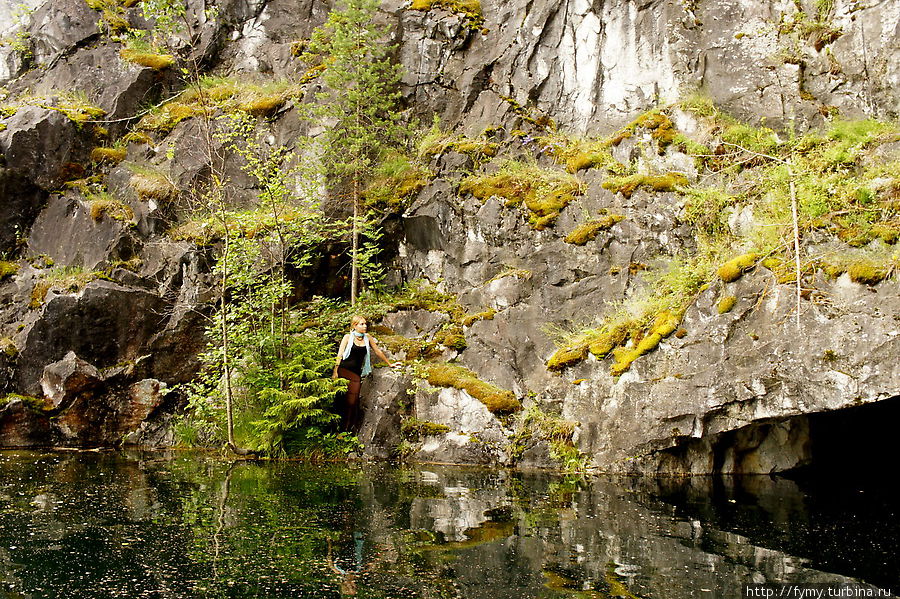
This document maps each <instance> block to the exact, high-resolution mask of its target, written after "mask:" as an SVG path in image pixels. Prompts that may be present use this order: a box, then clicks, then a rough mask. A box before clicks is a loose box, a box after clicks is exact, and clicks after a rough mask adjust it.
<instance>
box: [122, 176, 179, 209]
mask: <svg viewBox="0 0 900 599" xmlns="http://www.w3.org/2000/svg"><path fill="white" fill-rule="evenodd" d="M128 184H129V185H130V186H131V189H132V190H134V192H135V193H136V194H137V196H138V197H139V198H140V199H142V200H145V201H146V200H156V201H157V202H163V203H166V202H171V201H173V200H174V199H175V198H177V197H178V188H177V187H175V184H174V183H172V181H171V180H169V178H168V177H167V176H166V175H165V174H164V173H162V172H159V171H154V170H149V169H143V168H136V169H134V172H133V174H132V175H131V179H129V181H128Z"/></svg>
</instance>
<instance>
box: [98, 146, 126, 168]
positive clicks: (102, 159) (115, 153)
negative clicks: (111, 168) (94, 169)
mask: <svg viewBox="0 0 900 599" xmlns="http://www.w3.org/2000/svg"><path fill="white" fill-rule="evenodd" d="M126 154H127V150H126V149H125V148H94V149H93V150H91V162H95V163H97V164H112V165H115V164H119V163H120V162H122V161H123V160H125V155H126Z"/></svg>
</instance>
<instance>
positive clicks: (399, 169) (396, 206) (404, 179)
mask: <svg viewBox="0 0 900 599" xmlns="http://www.w3.org/2000/svg"><path fill="white" fill-rule="evenodd" d="M431 176H432V175H431V172H430V171H428V170H427V169H425V168H423V167H420V166H418V165H416V164H414V163H412V162H410V160H409V159H408V158H407V157H405V156H402V155H395V156H391V157H389V158H388V159H387V160H385V161H384V162H382V163H381V165H379V167H378V168H377V169H376V171H375V176H374V178H373V180H372V181H371V182H370V183H369V185H368V186H367V187H366V189H365V192H364V193H363V198H364V199H365V202H366V204H368V205H369V206H372V207H373V208H375V209H377V210H380V211H382V212H385V213H388V214H390V213H397V212H401V211H402V210H403V209H405V208H406V207H407V206H408V205H409V202H410V200H411V199H412V198H413V197H415V195H416V194H417V193H419V192H420V191H421V190H422V189H423V188H424V187H425V186H426V185H428V183H429V181H431Z"/></svg>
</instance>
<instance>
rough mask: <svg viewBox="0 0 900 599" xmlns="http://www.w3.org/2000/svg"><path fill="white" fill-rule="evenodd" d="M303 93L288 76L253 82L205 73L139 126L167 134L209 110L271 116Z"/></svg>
mask: <svg viewBox="0 0 900 599" xmlns="http://www.w3.org/2000/svg"><path fill="white" fill-rule="evenodd" d="M302 95H303V87H302V85H299V84H297V83H294V82H291V81H287V80H278V81H271V82H268V83H252V82H250V81H244V80H240V79H237V78H232V77H204V78H203V79H202V80H201V81H200V84H199V85H196V86H193V87H190V88H188V89H186V90H185V91H183V92H182V93H181V94H180V95H179V96H178V97H176V98H174V99H172V100H170V101H169V102H166V103H165V104H162V105H161V106H159V107H157V108H156V109H154V110H153V111H151V112H150V113H149V114H148V115H146V116H145V117H144V118H142V119H141V120H140V122H139V123H138V124H137V126H136V128H135V129H136V130H137V131H144V132H158V133H163V134H165V133H169V132H171V131H172V129H174V128H175V126H176V125H177V124H178V123H180V122H181V121H183V120H185V119H189V118H192V117H196V116H201V115H203V114H204V113H205V112H210V113H211V114H212V113H234V112H237V111H241V112H246V113H248V114H250V115H253V116H257V117H266V116H271V115H272V114H274V113H275V112H277V111H278V110H280V109H281V108H282V107H283V106H284V105H285V104H286V103H287V102H288V101H289V100H291V99H293V98H298V97H302Z"/></svg>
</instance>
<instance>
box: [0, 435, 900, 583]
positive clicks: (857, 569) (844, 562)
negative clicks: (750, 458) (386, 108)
mask: <svg viewBox="0 0 900 599" xmlns="http://www.w3.org/2000/svg"><path fill="white" fill-rule="evenodd" d="M897 505H898V502H897V500H896V499H895V498H894V497H893V496H892V495H891V494H890V493H887V492H886V490H884V489H879V488H877V487H873V486H872V485H868V486H860V485H857V484H849V485H839V484H834V483H829V484H828V485H826V486H825V487H824V488H823V487H822V485H821V484H812V483H804V484H797V483H794V482H792V481H788V480H783V479H772V478H769V477H749V478H744V479H736V480H732V479H725V480H718V481H716V480H713V479H707V478H702V479H694V480H692V481H671V480H669V481H666V480H654V479H604V478H587V479H583V480H567V479H565V478H561V477H558V476H551V475H548V474H535V473H521V472H512V471H506V470H485V469H474V468H454V467H441V466H424V465H420V466H407V467H391V466H387V465H370V464H364V465H350V466H347V465H325V466H312V465H307V464H302V463H298V462H282V463H271V462H235V463H233V462H229V461H225V460H223V459H221V458H220V457H218V456H210V455H207V454H200V453H185V452H173V453H151V452H146V453H141V452H130V453H118V452H99V453H98V452H23V451H3V452H0V598H3V599H6V598H14V597H15V598H20V597H29V598H44V597H60V598H63V597H65V598H78V597H85V598H87V597H90V598H99V597H153V598H156V597H159V598H168V597H210V598H218V597H302V598H330V597H354V596H355V597H372V598H375V597H378V598H407V597H408V598H423V599H425V598H427V599H430V598H456V597H459V598H467V599H468V598H472V599H481V598H484V599H504V598H518V597H521V598H532V597H536V598H546V599H554V598H563V597H579V598H580V597H584V598H605V597H626V598H627V597H646V598H660V599H662V598H667V599H668V598H676V599H677V598H680V597H685V598H686V597H704V598H714V597H722V598H737V597H741V585H742V583H744V582H822V583H825V582H827V583H833V584H837V583H840V582H846V581H862V582H865V583H867V584H871V585H876V586H878V587H881V588H900V525H898V519H897Z"/></svg>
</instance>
